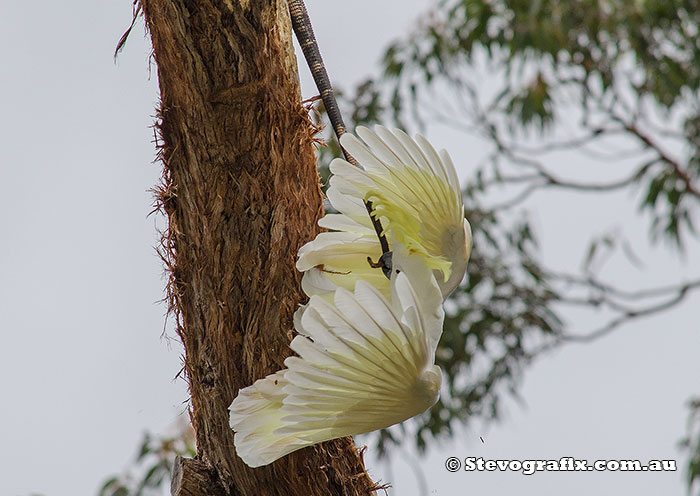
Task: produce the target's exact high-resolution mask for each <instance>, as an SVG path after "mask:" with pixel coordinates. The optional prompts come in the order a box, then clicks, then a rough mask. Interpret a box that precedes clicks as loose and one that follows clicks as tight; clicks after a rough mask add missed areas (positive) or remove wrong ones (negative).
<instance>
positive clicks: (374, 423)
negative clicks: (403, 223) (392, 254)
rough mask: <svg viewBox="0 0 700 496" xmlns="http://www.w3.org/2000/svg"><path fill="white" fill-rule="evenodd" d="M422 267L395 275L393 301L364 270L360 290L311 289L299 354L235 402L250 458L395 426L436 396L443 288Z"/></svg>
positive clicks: (296, 344)
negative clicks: (326, 293) (331, 294)
mask: <svg viewBox="0 0 700 496" xmlns="http://www.w3.org/2000/svg"><path fill="white" fill-rule="evenodd" d="M400 262H401V259H400ZM401 263H403V264H405V265H404V266H406V267H408V266H409V265H410V264H411V263H412V262H411V261H410V260H407V261H405V262H401ZM422 267H423V268H422V270H420V266H418V269H419V270H418V271H417V272H415V273H414V271H413V270H409V271H406V272H399V273H398V274H396V275H395V276H393V277H392V283H391V284H392V288H394V289H393V293H394V294H396V295H397V296H396V297H395V298H394V299H393V300H392V301H391V302H390V301H389V300H388V299H387V298H385V297H384V295H382V293H381V292H379V291H378V290H377V289H375V288H374V287H372V285H370V284H369V283H367V282H366V281H362V280H360V281H358V282H357V284H356V287H355V291H354V292H350V291H347V290H345V289H343V288H338V289H337V290H336V291H335V299H334V302H333V303H330V302H328V301H327V300H326V299H324V298H322V297H320V296H313V297H312V298H311V300H310V302H309V304H308V305H307V307H306V309H305V310H304V311H303V314H301V315H300V316H299V317H300V318H297V319H295V321H296V322H295V324H296V327H297V331H298V332H299V335H297V336H296V337H295V338H294V340H293V341H292V343H291V348H292V350H294V351H295V352H296V353H297V354H298V355H299V356H294V357H289V358H287V359H286V360H285V366H286V369H284V370H281V371H279V372H277V373H275V374H272V375H270V376H268V377H266V378H264V379H261V380H258V381H256V382H255V384H253V385H252V386H249V387H247V388H244V389H241V390H240V392H239V394H238V396H237V397H236V399H234V401H233V403H232V404H231V407H230V412H231V417H230V421H231V427H232V428H233V430H234V431H235V436H234V442H235V446H236V451H237V453H238V455H239V456H240V457H241V458H242V459H243V460H244V461H245V462H246V463H247V464H248V465H250V466H251V467H257V466H261V465H266V464H268V463H271V462H273V461H275V460H277V459H278V458H280V457H282V456H284V455H286V454H288V453H290V452H292V451H295V450H297V449H299V448H302V447H304V446H309V445H311V444H315V443H319V442H322V441H327V440H329V439H334V438H337V437H343V436H348V435H355V434H360V433H363V432H369V431H372V430H375V429H381V428H385V427H388V426H390V425H393V424H395V423H398V422H401V421H403V420H406V419H407V418H410V417H412V416H414V415H416V414H418V413H421V412H423V411H425V410H426V409H427V408H429V407H430V406H432V405H433V404H434V403H435V401H437V398H438V394H439V390H440V383H441V378H442V375H441V372H440V370H439V368H437V367H436V366H435V365H433V363H434V358H435V356H434V349H433V347H432V341H433V339H434V338H433V336H435V335H436V334H437V335H438V336H439V333H440V330H441V329H442V318H441V317H440V318H436V315H435V312H436V310H435V309H431V310H430V311H429V312H427V313H425V312H426V309H427V306H428V305H427V302H435V301H440V302H441V301H442V296H441V294H440V290H439V288H438V285H437V283H436V282H435V279H434V276H433V275H432V273H431V272H430V271H429V270H428V268H427V267H426V266H425V265H423V266H422ZM414 278H415V280H414ZM426 281H427V282H428V283H427V284H425V283H426ZM438 308H440V304H438Z"/></svg>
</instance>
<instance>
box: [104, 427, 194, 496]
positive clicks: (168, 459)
mask: <svg viewBox="0 0 700 496" xmlns="http://www.w3.org/2000/svg"><path fill="white" fill-rule="evenodd" d="M196 454H197V452H196V449H195V445H194V433H193V431H192V428H191V427H190V426H189V425H181V426H180V427H179V430H178V432H177V433H176V434H175V435H174V436H168V437H155V436H153V435H152V434H149V433H146V434H144V436H143V440H142V441H141V445H140V447H139V450H138V455H137V456H136V460H135V462H134V463H133V465H132V466H131V467H130V468H129V470H128V471H127V473H125V474H123V475H115V476H111V477H109V478H108V479H107V480H106V481H105V482H104V483H103V484H102V487H101V488H100V492H99V493H98V495H99V496H148V495H160V494H163V490H162V488H163V486H164V485H167V484H169V483H170V479H171V476H172V472H173V467H174V463H175V458H176V457H178V456H184V457H194V456H195V455H196Z"/></svg>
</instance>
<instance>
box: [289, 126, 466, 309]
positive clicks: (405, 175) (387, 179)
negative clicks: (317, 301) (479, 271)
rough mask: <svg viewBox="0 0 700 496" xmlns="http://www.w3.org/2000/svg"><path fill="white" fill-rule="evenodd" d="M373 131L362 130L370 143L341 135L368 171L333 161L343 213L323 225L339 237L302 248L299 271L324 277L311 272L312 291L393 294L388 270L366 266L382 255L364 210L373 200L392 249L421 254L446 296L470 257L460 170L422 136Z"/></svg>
mask: <svg viewBox="0 0 700 496" xmlns="http://www.w3.org/2000/svg"><path fill="white" fill-rule="evenodd" d="M375 129H376V132H373V131H370V130H369V129H367V128H364V127H358V128H357V134H358V135H359V136H360V137H361V138H362V139H363V140H364V141H365V143H363V142H362V141H360V140H359V139H358V138H356V137H355V136H353V135H351V134H344V135H343V136H342V138H341V143H342V144H343V147H344V148H345V149H346V150H347V151H348V152H349V153H350V154H351V155H352V156H353V157H355V159H357V161H358V162H359V163H360V164H361V165H362V166H363V168H364V170H361V169H359V168H357V167H355V166H353V165H351V164H350V163H348V162H346V161H345V160H342V159H336V160H334V161H333V162H332V163H331V171H332V172H333V176H332V177H331V180H330V188H329V189H328V192H327V196H328V199H329V201H330V202H331V205H333V207H334V208H335V209H336V210H337V211H338V212H340V213H338V214H329V215H326V216H325V217H323V218H322V219H321V220H320V221H319V224H320V225H321V226H322V227H326V228H327V229H332V230H333V232H329V233H325V235H321V236H319V237H317V238H316V239H315V240H314V241H311V242H309V243H307V244H306V245H304V246H303V247H302V248H301V250H300V251H299V260H298V262H297V268H298V269H299V270H300V271H302V272H307V271H310V270H311V268H312V267H315V268H316V269H318V270H321V271H322V272H323V274H322V275H319V274H315V275H313V276H307V275H306V274H305V276H304V280H305V286H306V287H307V288H309V289H312V290H313V288H314V287H316V286H317V284H312V281H311V280H307V279H310V278H313V282H314V283H318V282H319V280H320V279H323V278H325V279H327V280H328V283H329V284H332V285H335V286H341V287H344V288H346V289H350V290H352V289H353V288H354V285H355V283H356V281H358V280H361V279H364V280H368V281H370V282H371V283H372V284H373V285H374V286H375V288H377V289H378V290H379V291H381V292H382V293H383V294H384V295H385V296H388V295H389V292H390V288H389V284H388V281H387V280H384V281H382V277H383V274H382V271H381V270H380V269H376V268H371V267H370V266H369V264H368V263H367V257H370V258H371V259H372V260H374V261H376V260H377V259H378V258H379V256H380V255H381V253H382V252H381V247H380V245H379V241H378V240H377V236H376V233H375V231H374V228H373V226H372V223H371V221H370V219H369V215H368V214H367V210H366V207H365V205H364V200H369V201H371V202H372V206H373V209H374V213H375V215H376V216H378V217H379V218H380V220H381V223H382V226H383V227H384V231H385V235H386V237H387V240H388V242H389V245H390V248H391V249H392V251H393V245H394V244H395V243H401V244H403V245H404V246H405V247H406V248H407V249H408V250H409V252H410V253H417V254H420V255H421V256H422V257H423V259H424V263H425V264H427V265H428V266H429V267H430V268H431V269H433V270H434V271H435V272H436V278H437V281H438V284H439V285H440V289H441V291H442V296H443V298H446V297H447V295H449V293H450V292H451V291H452V290H453V289H454V288H455V287H456V286H457V285H458V284H459V282H460V281H461V280H462V277H463V275H464V272H465V270H466V263H467V260H468V258H469V254H470V251H471V228H470V226H469V223H468V222H467V220H466V219H465V218H464V205H463V203H462V196H461V192H460V189H459V181H458V179H457V174H456V172H455V168H454V164H453V163H452V161H451V160H450V157H449V155H447V153H446V152H444V151H443V152H441V153H438V152H436V151H435V149H434V148H433V147H432V146H431V145H430V143H428V141H427V140H426V139H425V138H423V137H422V136H417V137H416V140H412V139H411V138H409V137H408V135H406V133H404V132H403V131H401V130H398V129H395V130H393V131H390V130H388V129H386V128H383V127H381V126H377V127H376V128H375ZM353 253H354V255H353ZM307 294H309V295H311V294H321V293H316V292H311V293H309V292H307Z"/></svg>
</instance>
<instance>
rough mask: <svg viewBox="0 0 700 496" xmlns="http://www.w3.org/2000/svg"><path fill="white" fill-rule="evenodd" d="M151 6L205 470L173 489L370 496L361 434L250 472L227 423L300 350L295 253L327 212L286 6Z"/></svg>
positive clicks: (173, 279) (173, 290) (146, 0)
mask: <svg viewBox="0 0 700 496" xmlns="http://www.w3.org/2000/svg"><path fill="white" fill-rule="evenodd" d="M141 6H142V8H143V12H144V15H145V18H146V24H147V28H148V30H149V31H150V34H151V37H152V41H153V48H154V56H155V60H156V63H157V65H158V77H159V82H160V91H161V107H160V115H159V117H160V119H159V123H158V129H159V147H160V149H159V153H160V157H159V158H160V159H161V160H162V162H163V165H164V172H163V184H162V186H161V189H160V191H159V196H158V200H159V206H160V207H161V209H162V210H163V211H164V212H165V213H166V215H167V217H168V221H169V227H168V231H167V232H166V233H165V235H164V237H163V246H162V255H163V257H164V260H165V262H166V265H167V268H168V270H169V274H170V280H169V285H168V291H169V296H170V303H171V308H172V310H173V312H174V313H175V315H176V317H177V322H178V333H179V335H180V337H181V338H182V341H183V343H184V346H185V353H186V359H185V372H186V374H187V379H188V382H189V387H190V394H191V398H192V408H191V417H192V422H193V425H194V428H195V431H196V434H197V447H198V457H197V459H196V460H194V461H189V462H183V461H178V470H177V473H176V476H177V477H176V478H177V480H174V481H173V489H174V491H175V492H174V494H202V495H204V494H207V495H256V496H259V495H268V494H269V495H285V496H291V495H304V496H308V495H367V494H372V493H373V491H374V490H375V489H376V485H374V484H373V482H372V481H371V480H370V478H369V477H368V476H367V473H366V472H365V469H364V464H363V461H362V455H361V454H360V453H359V452H358V450H357V449H356V448H355V446H354V444H353V443H352V440H351V439H350V438H346V439H341V440H336V441H333V442H329V443H324V444H323V445H321V446H317V447H312V448H307V449H304V450H301V451H298V452H296V453H293V454H292V455H290V456H287V457H285V458H283V459H282V460H280V461H278V462H276V463H274V464H272V465H271V466H269V467H263V468H260V469H254V470H253V469H250V468H248V467H247V466H246V465H245V464H244V463H243V462H242V461H241V460H240V459H239V458H238V457H237V456H236V454H235V451H234V447H233V432H232V431H231V429H230V427H229V425H228V406H229V405H230V403H231V401H232V400H233V398H234V397H235V395H236V393H237V391H238V389H239V388H241V387H244V386H247V385H249V384H251V383H252V382H253V381H254V380H255V379H258V378H261V377H264V376H265V375H267V374H269V373H271V372H274V371H276V370H278V369H279V368H281V367H282V366H283V360H284V358H285V357H286V356H287V355H288V354H289V353H290V351H289V348H288V344H289V342H290V340H291V338H292V328H293V326H292V313H293V312H294V310H295V309H296V306H297V304H298V303H299V302H300V301H302V299H303V294H302V292H301V290H300V279H301V278H300V274H299V273H298V272H297V271H296V269H295V267H294V262H295V256H296V252H297V250H298V249H299V247H300V246H301V245H302V244H303V243H305V242H307V241H308V240H310V239H311V238H313V237H314V236H315V235H316V233H317V230H318V228H317V226H316V221H317V220H318V218H319V216H320V215H321V214H322V208H321V193H320V190H319V186H318V176H317V173H316V169H315V158H314V152H313V135H314V128H313V126H312V125H311V123H310V122H309V120H308V115H307V112H306V111H305V110H304V108H303V106H302V105H301V103H300V100H301V98H300V91H299V83H298V75H297V68H296V67H297V66H296V58H295V56H294V53H293V47H292V43H291V25H290V22H289V15H288V11H287V4H286V2H285V1H284V0H257V1H254V2H253V1H250V0H247V1H246V0H240V1H235V0H223V1H185V0H142V2H141ZM176 483H177V484H176ZM202 486H204V487H202ZM183 488H186V489H183ZM198 488H199V489H198Z"/></svg>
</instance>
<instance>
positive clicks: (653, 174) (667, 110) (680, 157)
mask: <svg viewBox="0 0 700 496" xmlns="http://www.w3.org/2000/svg"><path fill="white" fill-rule="evenodd" d="M426 19H427V20H426V21H424V22H423V23H422V24H421V25H420V26H419V27H418V28H417V29H416V30H415V31H413V32H411V33H410V35H409V36H406V37H405V38H404V39H401V40H399V41H396V42H395V43H393V44H392V45H391V46H390V47H389V48H388V49H387V50H386V51H385V54H384V58H383V62H384V63H383V65H384V72H383V75H382V76H381V77H380V78H378V79H377V80H375V81H374V82H365V83H363V85H365V86H367V85H371V86H372V87H373V88H374V91H375V93H376V94H379V93H380V91H379V89H380V88H383V90H384V101H385V104H384V108H388V107H389V102H394V103H395V102H399V106H398V107H397V106H396V105H394V106H393V107H392V113H391V114H392V115H393V117H394V119H395V120H396V119H397V116H398V118H402V117H405V116H406V115H409V114H414V115H415V114H417V113H422V114H423V117H424V118H425V117H426V116H428V117H429V116H430V115H431V112H433V111H434V107H435V104H436V101H437V100H439V97H440V96H443V95H444V93H445V88H448V89H449V90H451V91H452V94H451V97H450V98H451V99H452V100H453V103H454V107H455V108H456V107H457V102H458V101H459V100H460V98H462V96H463V95H462V94H463V93H464V90H465V88H466V87H467V86H466V85H467V83H468V81H469V80H470V79H477V80H481V81H482V82H483V80H485V79H488V78H494V77H495V76H494V75H495V74H497V75H498V77H497V80H496V81H495V82H493V84H494V85H499V86H500V88H498V89H497V90H496V91H495V92H494V94H495V96H487V98H486V99H484V98H483V97H481V96H479V98H478V99H479V100H485V101H481V102H480V103H481V104H482V105H483V107H484V108H485V109H486V110H485V114H486V115H485V117H486V118H487V119H488V122H482V123H481V125H482V127H483V132H484V134H487V135H490V137H491V138H492V139H493V141H494V145H495V146H496V147H497V148H498V149H499V152H500V153H501V154H503V155H504V156H506V157H507V158H510V159H511V160H512V159H513V157H512V156H509V155H511V153H510V152H512V146H509V145H507V144H506V138H507V137H509V136H510V137H513V138H516V137H517V136H519V135H522V134H523V133H526V132H527V131H528V130H534V131H537V132H538V133H540V134H541V135H544V134H547V132H548V131H550V130H551V129H556V128H557V127H558V126H557V124H559V123H560V122H565V121H567V122H571V120H572V118H573V117H574V116H578V115H579V114H580V117H581V123H582V128H583V129H588V130H590V131H591V133H592V134H593V133H595V134H596V136H595V137H596V138H599V139H602V138H604V137H606V136H607V135H617V136H623V137H625V138H627V139H628V140H629V141H630V143H632V144H635V145H636V146H638V148H639V151H641V152H643V153H645V154H646V155H645V157H646V158H645V159H644V160H645V161H644V162H643V163H640V167H639V173H640V174H639V177H638V180H637V181H635V182H634V185H635V186H637V187H639V188H642V189H643V190H646V191H647V195H646V196H643V197H642V198H641V203H640V208H641V209H642V210H643V211H645V212H647V213H648V214H649V215H650V217H651V233H652V235H653V239H656V238H659V237H663V238H665V239H667V240H670V241H672V242H673V243H674V244H675V246H676V247H678V248H680V249H682V248H683V244H684V239H683V234H684V233H693V234H694V233H695V229H694V224H693V222H694V218H693V211H694V210H695V209H697V208H698V206H699V205H698V203H699V202H700V189H699V188H698V186H697V182H698V179H699V178H700V152H699V151H698V150H699V145H700V144H699V143H698V141H699V140H700V137H699V136H700V133H699V132H698V131H699V130H698V119H699V118H698V115H699V114H700V45H699V44H698V42H697V40H698V39H699V38H700V34H699V33H700V3H699V2H698V0H668V1H663V2H658V1H655V0H635V1H629V0H603V1H601V0H572V1H569V0H567V1H564V0H539V1H534V2H533V1H525V0H522V1H505V0H443V1H442V2H440V3H439V5H438V7H437V8H436V9H435V10H434V12H431V15H428V16H426ZM484 60H485V61H484ZM484 66H486V67H485V68H484ZM488 84H489V85H490V84H491V81H489V83H488ZM397 95H409V96H410V98H403V99H401V98H398V99H397ZM421 95H422V96H423V99H421V98H420V96H421ZM472 96H473V95H472ZM372 106H373V109H374V110H375V111H376V110H377V109H381V108H383V107H382V104H381V101H380V99H378V98H376V97H375V98H374V99H373V101H372ZM451 111H452V112H455V110H454V109H452V110H451ZM357 113H358V114H359V115H361V114H362V112H357ZM448 113H449V112H448ZM389 116H390V115H389V113H388V112H385V114H384V116H383V117H384V119H385V120H386V118H387V117H389ZM454 117H456V116H455V115H449V116H447V118H450V119H451V118H454ZM375 118H376V117H375ZM419 121H422V119H419ZM676 123H678V125H676ZM500 124H503V125H502V126H501V125H500ZM667 124H671V125H670V126H668V125H667ZM660 128H663V129H660ZM678 143H680V144H681V145H682V146H680V147H678ZM666 147H668V148H669V149H671V150H673V151H674V152H675V151H676V150H679V153H677V154H671V153H668V152H667V151H665V148H666ZM645 183H646V184H645Z"/></svg>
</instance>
